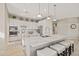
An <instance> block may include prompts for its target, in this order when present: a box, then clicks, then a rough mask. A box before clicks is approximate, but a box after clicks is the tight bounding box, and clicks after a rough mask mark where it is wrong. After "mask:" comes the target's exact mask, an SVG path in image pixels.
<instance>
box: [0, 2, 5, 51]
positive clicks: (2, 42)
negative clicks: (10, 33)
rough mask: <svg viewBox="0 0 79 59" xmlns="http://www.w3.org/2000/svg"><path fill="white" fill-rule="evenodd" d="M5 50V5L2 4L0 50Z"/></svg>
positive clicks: (0, 6)
mask: <svg viewBox="0 0 79 59" xmlns="http://www.w3.org/2000/svg"><path fill="white" fill-rule="evenodd" d="M4 48H5V4H4V3H0V50H3V49H4Z"/></svg>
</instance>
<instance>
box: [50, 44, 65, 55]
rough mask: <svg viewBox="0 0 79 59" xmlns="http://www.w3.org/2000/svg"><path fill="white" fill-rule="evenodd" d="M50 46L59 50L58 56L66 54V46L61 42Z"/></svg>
mask: <svg viewBox="0 0 79 59" xmlns="http://www.w3.org/2000/svg"><path fill="white" fill-rule="evenodd" d="M50 48H51V49H54V50H55V51H57V54H58V56H66V53H65V46H63V45H60V44H54V45H51V46H50Z"/></svg>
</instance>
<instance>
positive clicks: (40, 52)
mask: <svg viewBox="0 0 79 59" xmlns="http://www.w3.org/2000/svg"><path fill="white" fill-rule="evenodd" d="M37 56H57V52H56V51H55V50H52V49H50V48H48V47H46V48H43V49H41V50H37Z"/></svg>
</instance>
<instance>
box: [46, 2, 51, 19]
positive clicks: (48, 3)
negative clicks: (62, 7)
mask: <svg viewBox="0 0 79 59" xmlns="http://www.w3.org/2000/svg"><path fill="white" fill-rule="evenodd" d="M47 19H51V18H50V17H49V3H48V16H47Z"/></svg>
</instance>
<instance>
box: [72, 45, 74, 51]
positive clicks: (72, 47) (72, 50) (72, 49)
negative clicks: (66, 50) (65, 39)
mask: <svg viewBox="0 0 79 59" xmlns="http://www.w3.org/2000/svg"><path fill="white" fill-rule="evenodd" d="M72 52H74V44H72Z"/></svg>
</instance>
